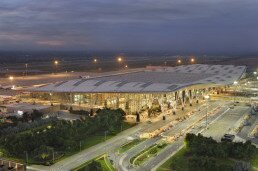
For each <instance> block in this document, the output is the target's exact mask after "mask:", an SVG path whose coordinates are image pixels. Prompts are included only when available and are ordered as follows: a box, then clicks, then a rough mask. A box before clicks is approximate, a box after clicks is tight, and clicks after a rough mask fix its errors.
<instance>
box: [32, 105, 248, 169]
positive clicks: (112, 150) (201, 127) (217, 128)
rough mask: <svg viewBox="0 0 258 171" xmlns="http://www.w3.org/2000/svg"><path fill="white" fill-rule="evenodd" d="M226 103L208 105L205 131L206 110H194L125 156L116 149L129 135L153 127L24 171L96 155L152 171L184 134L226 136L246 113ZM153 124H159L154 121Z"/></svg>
mask: <svg viewBox="0 0 258 171" xmlns="http://www.w3.org/2000/svg"><path fill="white" fill-rule="evenodd" d="M229 106H230V103H225V102H223V101H215V102H210V106H209V114H210V115H209V116H208V117H207V123H208V127H207V128H206V117H205V115H206V113H207V109H206V108H202V109H200V111H196V113H195V114H193V115H192V116H191V117H189V118H187V119H185V120H184V121H182V122H178V123H177V124H176V125H174V126H173V127H172V128H171V129H169V130H167V131H166V132H164V133H163V134H162V136H163V137H162V136H157V137H155V138H151V139H147V140H145V141H143V142H141V143H140V144H138V145H136V146H134V147H133V148H131V149H129V150H128V151H126V152H125V153H122V154H118V152H117V150H118V148H119V147H120V146H121V145H123V144H124V143H126V142H128V140H127V138H128V137H129V136H131V137H135V136H136V135H138V134H139V132H141V131H143V130H146V128H148V127H151V126H153V127H155V123H151V124H147V123H141V124H139V125H137V126H135V127H133V128H130V129H128V130H125V131H123V132H121V133H120V134H118V135H117V136H115V137H114V138H111V139H110V140H107V141H106V142H103V143H100V144H98V145H96V146H93V147H91V148H88V149H85V150H83V151H82V152H80V153H78V154H75V155H73V156H70V157H68V158H66V159H64V160H62V161H60V162H58V163H56V164H54V165H52V166H50V167H46V166H38V165H37V166H30V167H29V168H28V170H40V171H44V170H49V171H51V170H55V171H59V170H60V171H61V170H62V171H63V170H64V171H66V170H71V169H73V168H75V167H77V166H79V165H81V164H83V163H84V162H86V161H88V160H91V159H93V158H95V157H97V156H99V155H102V154H104V153H107V154H108V157H109V159H110V160H112V161H113V163H114V166H115V167H116V168H117V169H118V170H119V171H127V170H135V171H144V170H148V171H150V170H155V168H157V167H158V166H160V165H161V164H162V163H164V162H165V161H166V160H167V159H168V158H169V157H171V156H172V154H175V153H176V152H177V151H178V150H179V149H180V148H181V147H182V145H183V139H184V134H185V133H186V132H185V131H187V132H192V133H199V132H202V134H203V135H204V136H211V137H213V138H214V139H216V140H220V138H221V137H222V136H223V135H224V134H225V133H228V132H229V131H230V130H231V129H233V128H234V127H235V126H236V125H235V123H236V122H237V121H238V120H239V119H241V117H242V116H243V114H245V113H246V112H248V110H249V108H250V107H248V106H235V108H234V109H229ZM218 107H220V110H219V111H216V112H211V111H212V109H215V108H218ZM157 124H160V123H159V122H157ZM180 132H184V134H182V135H180V136H179V137H178V138H177V139H176V140H175V141H174V142H172V143H171V144H169V145H168V146H167V147H165V148H164V149H163V150H161V151H160V152H159V153H158V155H157V156H155V157H152V158H150V159H149V160H147V161H146V162H145V163H143V165H141V166H132V164H130V159H131V158H132V157H134V156H135V155H137V154H138V153H139V152H140V151H142V150H144V149H145V148H148V147H150V146H151V145H153V144H155V143H159V142H161V141H163V139H164V137H165V136H173V135H177V134H180Z"/></svg>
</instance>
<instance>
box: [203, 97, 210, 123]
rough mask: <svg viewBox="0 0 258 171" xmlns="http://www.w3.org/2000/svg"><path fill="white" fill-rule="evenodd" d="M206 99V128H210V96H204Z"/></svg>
mask: <svg viewBox="0 0 258 171" xmlns="http://www.w3.org/2000/svg"><path fill="white" fill-rule="evenodd" d="M204 98H205V99H206V128H207V127H208V102H209V101H208V100H209V98H210V96H209V95H206V96H204Z"/></svg>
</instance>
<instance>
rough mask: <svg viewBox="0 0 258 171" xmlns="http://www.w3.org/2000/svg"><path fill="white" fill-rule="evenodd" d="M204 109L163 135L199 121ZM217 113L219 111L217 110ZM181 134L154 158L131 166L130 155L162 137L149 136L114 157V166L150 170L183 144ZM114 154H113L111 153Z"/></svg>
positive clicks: (178, 131)
mask: <svg viewBox="0 0 258 171" xmlns="http://www.w3.org/2000/svg"><path fill="white" fill-rule="evenodd" d="M221 105H222V103H221V102H214V103H211V104H210V110H211V109H215V108H217V107H218V106H221ZM223 110H226V108H224V109H223ZM206 112H207V111H206V109H205V108H204V109H203V110H201V111H198V112H196V113H195V114H194V115H193V116H191V117H190V118H188V119H186V120H184V121H182V122H180V123H178V124H176V125H175V126H174V127H172V128H171V129H170V130H168V131H166V132H165V133H164V134H163V136H172V135H175V134H178V133H180V132H182V131H183V130H186V129H187V128H188V127H191V125H192V124H193V123H195V122H197V121H199V120H200V119H201V118H203V116H205V115H206ZM218 114H219V112H218ZM215 116H217V114H216V115H213V116H211V117H209V118H208V122H211V120H212V119H215V118H214V117H215ZM200 124H201V125H204V126H205V122H204V123H203V122H201V123H200ZM200 129H203V127H198V129H197V130H200ZM182 137H183V136H181V137H180V138H179V139H178V140H177V141H175V142H174V143H172V144H170V145H168V146H167V147H166V148H165V149H164V150H162V152H160V153H159V154H158V155H157V156H156V157H155V158H151V159H150V160H148V161H146V162H145V163H144V165H142V166H139V167H136V166H134V167H133V166H132V165H131V164H130V159H131V158H132V157H134V156H135V155H137V154H138V153H139V152H140V151H142V150H143V149H145V148H148V147H149V146H151V145H153V144H155V143H158V142H160V141H162V139H163V137H162V136H159V137H156V138H151V139H148V140H146V141H144V142H142V143H140V144H139V145H137V146H135V147H134V148H132V149H130V150H128V151H127V152H126V153H124V154H123V155H120V156H117V157H115V159H117V158H118V159H119V163H118V164H117V163H116V166H117V165H118V166H119V167H118V169H119V170H123V171H125V170H139V171H140V170H151V168H153V166H154V165H158V163H160V162H161V161H162V160H164V159H165V158H166V157H167V156H170V155H171V154H172V153H173V151H175V150H176V149H178V147H179V146H180V145H182V144H183V138H182ZM113 155H114V154H113Z"/></svg>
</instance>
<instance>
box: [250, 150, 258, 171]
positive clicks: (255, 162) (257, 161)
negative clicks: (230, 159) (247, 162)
mask: <svg viewBox="0 0 258 171" xmlns="http://www.w3.org/2000/svg"><path fill="white" fill-rule="evenodd" d="M251 164H252V166H253V167H255V168H256V169H257V170H258V148H256V155H255V157H254V158H253V159H252V160H251Z"/></svg>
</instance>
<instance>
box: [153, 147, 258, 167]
mask: <svg viewBox="0 0 258 171" xmlns="http://www.w3.org/2000/svg"><path fill="white" fill-rule="evenodd" d="M189 157H191V156H190V155H189V154H188V153H187V149H186V148H185V147H184V148H182V149H181V150H179V151H178V152H177V153H176V154H175V155H173V156H172V157H171V158H170V159H168V160H167V161H166V162H165V163H164V164H163V165H161V166H160V167H159V168H158V169H157V171H169V170H171V169H172V170H178V171H188V170H189V162H188V159H189ZM216 162H217V164H219V165H221V164H223V165H227V166H233V164H234V161H233V160H231V159H216ZM251 164H252V166H253V167H255V168H256V169H258V149H256V156H255V157H254V158H253V159H252V160H251Z"/></svg>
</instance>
